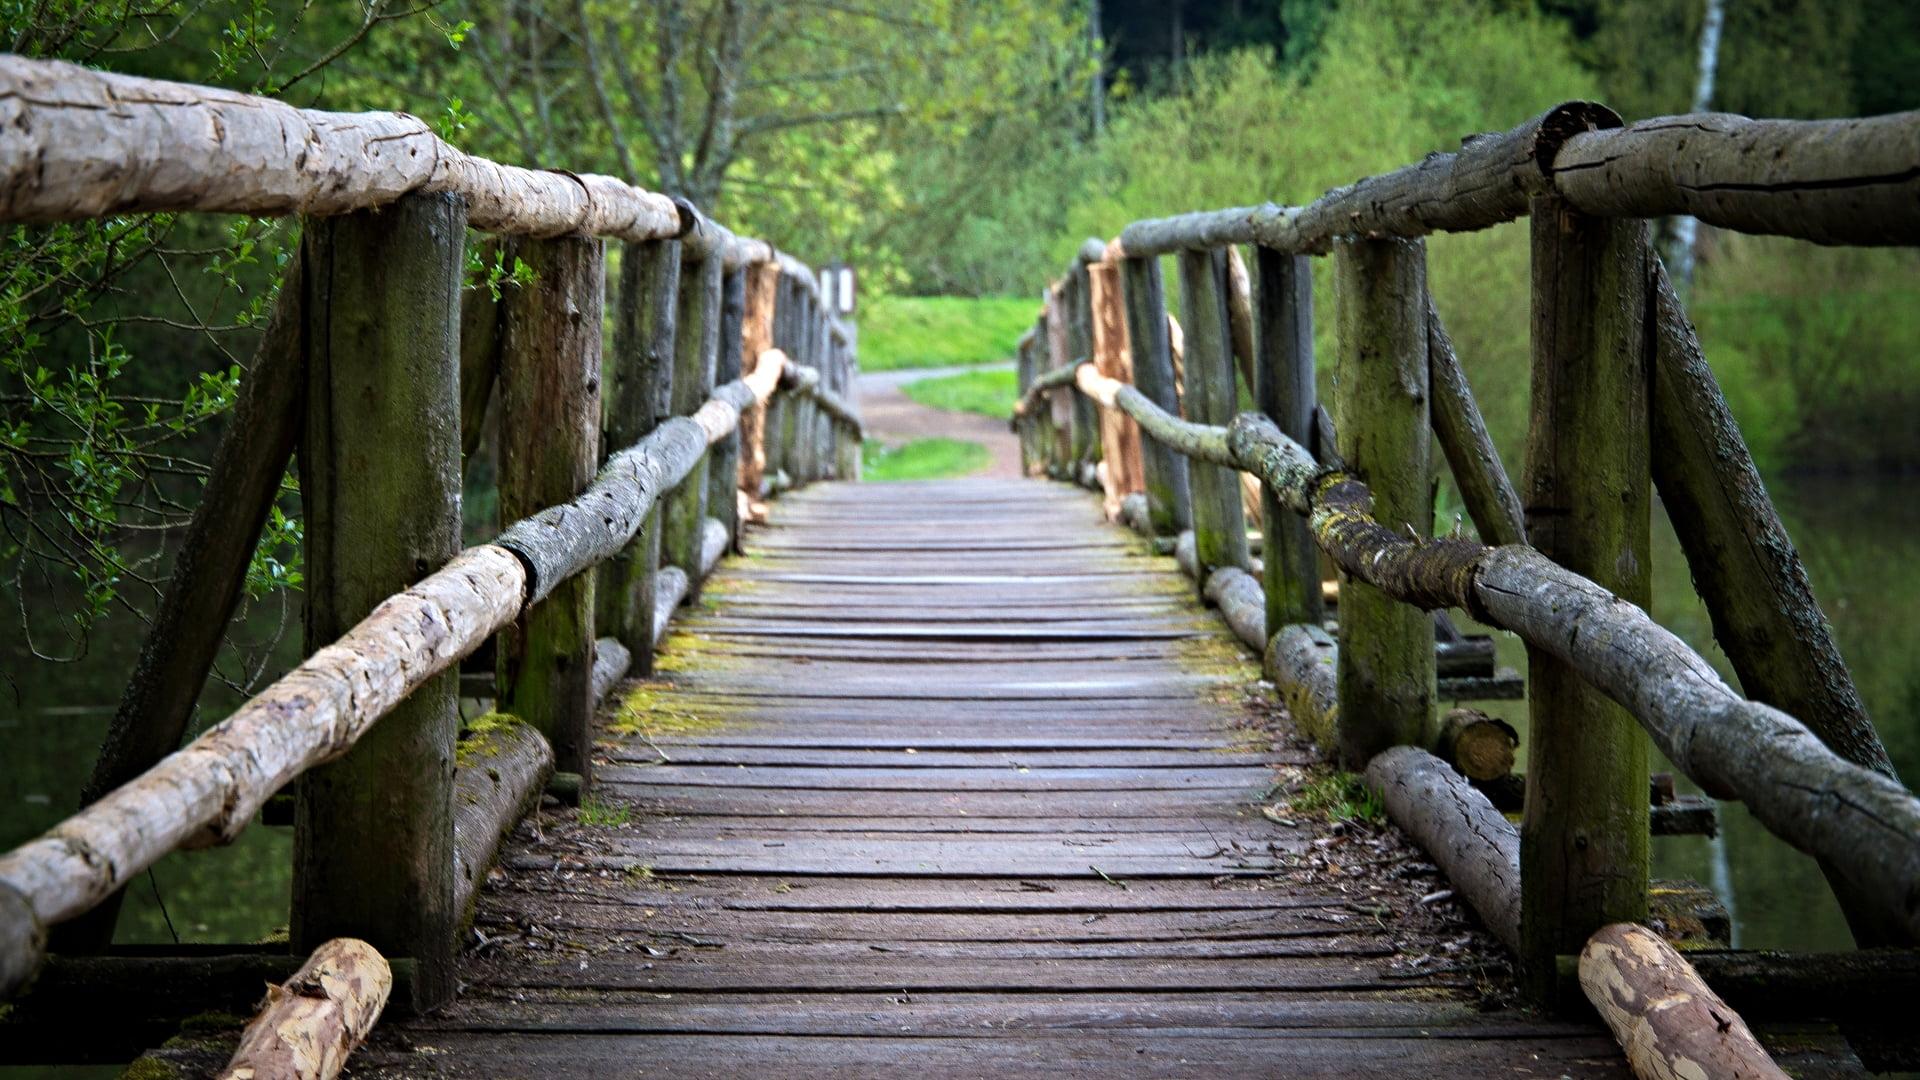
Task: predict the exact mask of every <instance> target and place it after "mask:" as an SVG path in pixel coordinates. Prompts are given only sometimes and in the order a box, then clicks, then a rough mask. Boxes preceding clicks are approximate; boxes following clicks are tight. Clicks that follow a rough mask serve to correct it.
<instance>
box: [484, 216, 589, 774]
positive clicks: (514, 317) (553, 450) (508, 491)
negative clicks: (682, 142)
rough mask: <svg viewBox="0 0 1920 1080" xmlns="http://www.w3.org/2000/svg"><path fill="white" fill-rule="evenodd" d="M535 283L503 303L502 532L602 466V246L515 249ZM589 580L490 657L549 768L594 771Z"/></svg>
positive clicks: (579, 581) (506, 698)
mask: <svg viewBox="0 0 1920 1080" xmlns="http://www.w3.org/2000/svg"><path fill="white" fill-rule="evenodd" d="M515 248H516V254H517V255H518V257H519V258H520V259H521V260H522V261H524V262H525V263H526V264H527V265H528V266H529V267H530V268H532V270H533V281H532V282H531V283H530V284H526V285H522V286H520V287H519V288H516V289H513V290H511V291H510V292H507V293H505V294H503V295H502V297H501V300H502V303H503V304H504V305H505V310H504V312H503V313H502V314H503V316H504V317H503V319H502V324H501V333H502V337H501V345H502V348H501V356H500V406H501V408H500V421H501V422H500V520H501V521H503V522H505V523H507V524H512V523H513V522H515V521H518V520H520V519H521V518H523V517H526V516H528V515H529V514H533V513H536V512H538V511H540V510H544V509H546V508H547V507H549V506H552V505H554V504H555V503H562V502H566V501H568V500H570V499H572V498H573V497H574V496H576V495H578V494H580V492H581V490H582V489H584V488H585V487H586V486H587V485H588V484H590V483H592V482H593V474H594V472H595V471H596V470H597V469H598V468H599V464H600V320H601V310H602V307H603V305H604V303H605V300H604V297H605V293H606V266H605V251H606V247H605V243H604V241H600V240H588V239H582V238H578V237H560V238H557V239H552V240H521V241H519V242H517V244H516V245H515ZM594 579H595V575H594V574H591V573H583V574H576V575H574V576H573V577H572V578H569V579H568V580H566V581H564V582H561V583H559V584H558V585H557V586H555V587H554V589H553V591H552V592H551V593H549V594H548V595H547V597H546V599H544V600H542V601H540V602H539V603H538V604H535V605H534V606H533V607H532V608H531V609H530V610H528V611H527V613H526V614H525V615H523V616H522V617H521V618H520V620H519V621H518V622H516V623H515V624H514V625H513V626H511V627H508V628H507V629H506V630H503V631H501V633H500V636H499V646H498V650H497V658H498V661H497V662H498V674H497V679H498V683H499V687H500V711H501V712H507V713H512V714H513V715H515V716H518V717H519V718H520V719H522V720H525V721H526V722H527V723H529V724H532V725H533V726H534V727H535V728H537V729H539V731H540V732H541V734H543V735H545V736H546V737H547V741H548V742H550V743H552V744H553V760H554V768H555V769H556V770H558V771H560V772H570V773H578V774H579V775H580V776H581V777H582V778H583V783H584V782H586V781H590V780H591V776H592V771H593V739H592V727H593V708H594V700H593V639H594V637H595V636H596V635H595V633H594V625H593V616H594V596H593V589H594Z"/></svg>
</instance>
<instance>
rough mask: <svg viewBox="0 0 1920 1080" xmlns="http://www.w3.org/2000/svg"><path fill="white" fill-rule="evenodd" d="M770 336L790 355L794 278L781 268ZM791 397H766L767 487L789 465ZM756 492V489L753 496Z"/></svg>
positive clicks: (763, 430) (763, 426)
mask: <svg viewBox="0 0 1920 1080" xmlns="http://www.w3.org/2000/svg"><path fill="white" fill-rule="evenodd" d="M770 321H771V329H772V336H771V338H770V344H771V345H772V346H773V347H774V348H777V349H779V350H780V351H782V352H784V353H786V354H787V357H788V359H792V358H793V330H792V325H793V282H792V281H791V280H790V279H789V278H788V277H787V274H786V272H785V271H781V272H780V275H779V277H777V278H776V279H775V280H774V286H773V318H772V319H771V320H770ZM792 405H793V403H792V401H791V400H789V399H788V397H787V395H785V394H782V393H779V392H777V391H776V392H775V393H774V395H773V396H772V397H771V398H768V399H767V410H766V416H765V417H764V418H762V420H761V422H760V424H761V434H760V439H761V445H762V446H763V447H764V448H765V450H766V460H765V462H764V463H763V464H762V470H763V473H764V476H765V479H766V482H767V484H768V486H769V489H771V487H772V486H773V485H774V484H775V483H776V482H777V481H778V479H779V477H780V474H781V473H782V472H784V471H788V470H790V469H791V467H792V466H791V465H790V464H789V455H788V454H787V441H786V434H785V433H786V430H787V425H789V424H790V423H792V421H793V408H792ZM758 494H759V493H758V492H756V493H755V495H756V497H757V496H758Z"/></svg>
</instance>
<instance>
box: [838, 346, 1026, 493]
mask: <svg viewBox="0 0 1920 1080" xmlns="http://www.w3.org/2000/svg"><path fill="white" fill-rule="evenodd" d="M1012 366H1013V365H1012V364H985V365H974V366H969V367H953V368H921V369H918V370H907V371H875V372H861V373H860V377H859V380H858V382H857V383H856V384H855V389H856V391H857V392H858V393H859V395H860V419H861V422H862V423H864V424H865V425H866V429H867V437H868V438H870V439H879V440H880V441H881V442H883V443H886V444H887V445H889V446H897V445H899V444H900V443H903V442H907V441H909V440H911V439H932V438H947V439H963V440H965V441H967V442H975V443H979V444H980V445H982V446H984V447H986V448H987V453H988V454H989V455H990V459H989V462H988V464H987V467H986V469H985V470H983V471H981V472H979V473H976V474H975V475H977V476H991V477H1017V476H1019V475H1020V440H1018V439H1016V438H1014V436H1013V432H1012V431H1011V430H1010V429H1009V428H1008V427H1007V421H1006V420H1005V419H996V418H993V417H986V416H980V415H977V414H975V413H962V412H948V411H947V410H945V409H930V408H928V407H926V406H925V405H922V404H920V403H918V402H916V401H914V400H913V399H912V398H909V397H908V396H907V395H906V394H905V393H903V392H902V391H901V389H900V388H901V387H903V386H905V385H907V384H908V383H913V382H919V381H920V380H922V379H937V378H939V377H940V376H943V375H953V374H957V373H959V372H963V371H993V370H995V369H1011V368H1012Z"/></svg>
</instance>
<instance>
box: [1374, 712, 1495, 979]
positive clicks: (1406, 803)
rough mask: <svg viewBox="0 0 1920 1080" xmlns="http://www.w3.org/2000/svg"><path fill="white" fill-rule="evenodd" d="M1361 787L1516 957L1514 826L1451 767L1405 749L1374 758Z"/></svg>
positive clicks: (1395, 749) (1385, 752) (1394, 749)
mask: <svg viewBox="0 0 1920 1080" xmlns="http://www.w3.org/2000/svg"><path fill="white" fill-rule="evenodd" d="M1367 787H1368V788H1369V789H1371V790H1372V791H1373V792H1374V793H1375V794H1377V795H1379V796H1380V801H1381V803H1382V804H1383V805H1384V806H1385V807H1386V811H1387V816H1388V817H1389V818H1391V819H1393V823H1394V824H1395V825H1398V826H1400V828H1401V829H1402V830H1404V831H1405V832H1406V833H1407V834H1408V835H1409V836H1411V837H1413V839H1414V841H1415V842H1416V843H1418V844H1419V845H1420V847H1421V848H1422V849H1424V850H1425V851H1426V853H1427V855H1428V856H1429V857H1430V858H1432V859H1433V862H1434V865H1436V866H1438V867H1439V868H1440V870H1441V872H1442V873H1444V874H1446V875H1447V879H1448V880H1449V881H1451V882H1453V887H1454V890H1455V892H1457V893H1458V894H1459V895H1460V896H1462V897H1464V898H1466V901H1467V903H1468V904H1470V905H1472V907H1473V910H1474V911H1475V912H1476V913H1478V914H1479V916H1480V921H1481V922H1482V923H1484V924H1486V927H1487V929H1488V930H1490V931H1492V932H1493V935H1494V936H1495V937H1497V938H1499V939H1500V940H1501V941H1502V942H1503V943H1505V944H1506V946H1507V948H1509V949H1512V950H1514V951H1515V952H1518V951H1519V949H1520V831H1519V830H1518V829H1516V828H1515V827H1514V825H1513V823H1512V822H1510V821H1508V820H1507V819H1506V816H1505V815H1503V814H1501V813H1500V811H1498V810H1495V809H1494V808H1493V804H1492V803H1490V802H1488V801H1487V797H1486V796H1485V795H1482V794H1481V793H1480V792H1479V791H1478V790H1477V789H1475V788H1474V786H1473V785H1472V784H1470V783H1468V782H1467V779H1466V777H1464V776H1461V775H1460V774H1459V773H1457V772H1454V771H1453V767H1452V766H1450V765H1448V764H1447V763H1446V762H1444V761H1441V760H1440V759H1439V758H1437V757H1434V756H1433V755H1432V754H1429V753H1427V752H1426V751H1425V750H1421V749H1418V748H1416V747H1412V746H1396V747H1393V748H1392V749H1389V750H1383V751H1381V752H1380V753H1378V754H1375V755H1374V757H1373V760H1372V761H1371V762H1369V763H1368V764H1367Z"/></svg>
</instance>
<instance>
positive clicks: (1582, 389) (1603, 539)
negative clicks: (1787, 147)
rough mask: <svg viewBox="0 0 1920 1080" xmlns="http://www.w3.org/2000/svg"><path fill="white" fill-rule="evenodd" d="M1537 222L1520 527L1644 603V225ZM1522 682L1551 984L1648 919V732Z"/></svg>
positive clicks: (1543, 217)
mask: <svg viewBox="0 0 1920 1080" xmlns="http://www.w3.org/2000/svg"><path fill="white" fill-rule="evenodd" d="M1532 233H1533V290H1532V291H1533V332H1532V349H1533V392H1532V407H1531V419H1530V422H1529V425H1528V431H1527V466H1526V473H1525V477H1524V479H1523V481H1522V485H1521V487H1522V496H1521V497H1522V500H1523V503H1524V506H1525V510H1526V520H1527V536H1528V539H1529V540H1530V541H1531V542H1532V543H1533V546H1534V547H1535V548H1537V549H1538V550H1539V552H1540V553H1541V554H1542V555H1545V556H1546V557H1548V558H1550V559H1552V560H1554V561H1555V562H1557V563H1559V564H1560V565H1561V566H1564V567H1566V568H1567V569H1569V570H1572V571H1574V572H1575V573H1578V574H1584V575H1585V576H1586V577H1588V578H1589V579H1591V580H1592V581H1594V582H1596V583H1597V584H1599V585H1600V586H1601V587H1602V588H1606V589H1609V590H1611V591H1612V592H1613V593H1614V594H1615V595H1617V596H1619V597H1620V598H1621V599H1623V600H1625V601H1627V602H1628V603H1631V604H1635V605H1638V606H1639V607H1640V608H1642V609H1643V610H1644V609H1645V608H1646V607H1647V604H1648V602H1649V599H1650V596H1649V593H1650V579H1649V573H1648V557H1649V556H1648V527H1649V526H1648V513H1649V503H1650V498H1651V481H1650V477H1649V471H1648V470H1649V465H1648V453H1649V451H1648V416H1647V397H1648V381H1649V377H1650V371H1649V363H1650V357H1649V356H1648V327H1647V323H1646V313H1647V310H1648V305H1647V303H1646V286H1647V280H1648V274H1649V272H1650V265H1649V264H1650V259H1651V256H1650V249H1649V247H1648V243H1647V227H1646V224H1645V223H1644V222H1641V221H1628V220H1605V219H1599V218H1590V217H1586V216H1584V215H1581V214H1578V213H1575V212H1574V211H1572V210H1570V209H1569V208H1568V207H1567V206H1566V204H1564V203H1562V202H1559V201H1558V200H1555V199H1552V198H1541V199H1536V200H1534V204H1533V217H1532ZM1343 422H1344V421H1343ZM1342 607H1343V609H1344V607H1345V598H1344V597H1342ZM1527 690H1528V703H1527V704H1528V711H1529V715H1530V716H1531V718H1532V719H1531V731H1530V733H1529V735H1530V738H1529V741H1528V750H1527V803H1526V812H1525V816H1524V818H1523V819H1522V824H1521V838H1520V839H1521V842H1520V857H1521V869H1522V872H1521V878H1520V880H1521V885H1522V893H1523V902H1522V903H1523V909H1522V917H1521V926H1522V935H1523V939H1524V940H1523V946H1524V947H1523V949H1522V951H1521V960H1522V963H1523V966H1524V967H1525V968H1526V970H1527V971H1528V972H1529V973H1530V974H1529V975H1528V976H1527V978H1528V982H1529V983H1530V985H1531V988H1532V990H1533V991H1534V992H1535V993H1538V994H1541V995H1545V994H1547V993H1550V992H1551V991H1552V985H1551V983H1552V980H1553V979H1554V978H1555V969H1554V957H1555V955H1570V954H1572V953H1575V952H1578V951H1579V950H1580V948H1581V946H1583V945H1585V944H1586V941H1587V938H1588V937H1589V936H1591V935H1592V934H1593V932H1594V931H1596V930H1598V929H1600V928H1601V927H1602V926H1605V925H1607V924H1608V923H1614V922H1638V921H1641V920H1643V919H1645V918H1646V913H1647V870H1648V861H1647V860H1648V832H1647V740H1646V738H1645V736H1643V735H1642V734H1641V733H1640V730H1639V727H1638V725H1636V724H1635V723H1634V720H1633V717H1632V716H1630V715H1629V714H1628V713H1627V712H1626V710H1625V709H1622V708H1621V707H1620V706H1618V705H1616V704H1614V703H1613V702H1612V701H1610V700H1608V698H1607V697H1606V696H1605V695H1604V694H1602V693H1601V692H1600V691H1599V690H1597V689H1594V688H1593V687H1592V686H1591V685H1590V684H1589V683H1588V682H1587V681H1586V680H1585V679H1582V678H1581V677H1580V676H1579V675H1578V674H1577V673H1576V672H1574V670H1573V669H1572V668H1571V667H1569V666H1568V665H1567V664H1565V663H1563V662H1561V661H1560V660H1557V659H1555V658H1554V657H1553V656H1551V655H1549V654H1548V653H1547V652H1546V651H1545V650H1542V649H1535V648H1529V649H1528V650H1527Z"/></svg>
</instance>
